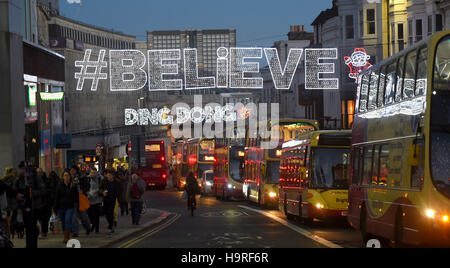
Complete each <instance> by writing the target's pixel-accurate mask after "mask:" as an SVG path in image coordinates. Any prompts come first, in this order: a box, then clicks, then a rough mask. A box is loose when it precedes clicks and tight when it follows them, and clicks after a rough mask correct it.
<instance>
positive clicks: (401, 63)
mask: <svg viewBox="0 0 450 268" xmlns="http://www.w3.org/2000/svg"><path fill="white" fill-rule="evenodd" d="M404 69H405V57H404V56H403V57H401V58H400V59H399V60H398V64H397V86H396V90H395V102H400V101H402V88H403V81H404V80H403V79H404V73H405V72H404Z"/></svg>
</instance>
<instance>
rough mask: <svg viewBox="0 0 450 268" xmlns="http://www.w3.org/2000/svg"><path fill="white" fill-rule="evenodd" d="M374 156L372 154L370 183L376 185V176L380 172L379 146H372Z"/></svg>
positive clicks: (377, 176)
mask: <svg viewBox="0 0 450 268" xmlns="http://www.w3.org/2000/svg"><path fill="white" fill-rule="evenodd" d="M374 150H375V151H374V156H373V164H372V166H373V168H372V185H378V178H379V174H380V157H379V156H380V146H378V145H375V146H374Z"/></svg>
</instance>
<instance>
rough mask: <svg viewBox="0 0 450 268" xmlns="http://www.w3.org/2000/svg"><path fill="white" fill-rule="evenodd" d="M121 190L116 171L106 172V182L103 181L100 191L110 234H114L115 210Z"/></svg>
mask: <svg viewBox="0 0 450 268" xmlns="http://www.w3.org/2000/svg"><path fill="white" fill-rule="evenodd" d="M119 188H120V187H119V183H118V182H117V180H116V177H115V174H114V170H108V171H107V172H106V180H104V181H103V183H102V186H101V187H100V189H101V192H102V193H103V204H104V207H105V214H106V215H105V216H106V220H107V221H108V230H109V233H110V234H113V233H114V208H115V206H116V202H117V197H118V195H119Z"/></svg>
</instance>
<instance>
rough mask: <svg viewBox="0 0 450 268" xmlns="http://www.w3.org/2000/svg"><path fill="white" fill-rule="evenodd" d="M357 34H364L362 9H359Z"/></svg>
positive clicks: (361, 35)
mask: <svg viewBox="0 0 450 268" xmlns="http://www.w3.org/2000/svg"><path fill="white" fill-rule="evenodd" d="M359 36H360V37H363V36H364V11H362V10H360V11H359Z"/></svg>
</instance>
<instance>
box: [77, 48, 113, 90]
mask: <svg viewBox="0 0 450 268" xmlns="http://www.w3.org/2000/svg"><path fill="white" fill-rule="evenodd" d="M91 53H92V50H90V49H86V52H85V53H84V59H83V61H75V67H80V68H81V70H80V72H79V73H75V79H78V83H77V90H79V91H81V90H83V87H84V81H85V80H86V79H88V80H92V86H91V91H97V87H98V81H99V80H100V79H102V80H106V79H108V74H106V73H102V69H103V68H106V67H108V62H106V61H104V59H105V53H106V50H104V49H102V50H100V54H99V56H98V60H97V61H90V59H91ZM89 68H95V71H94V72H91V73H90V72H88V69H89Z"/></svg>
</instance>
